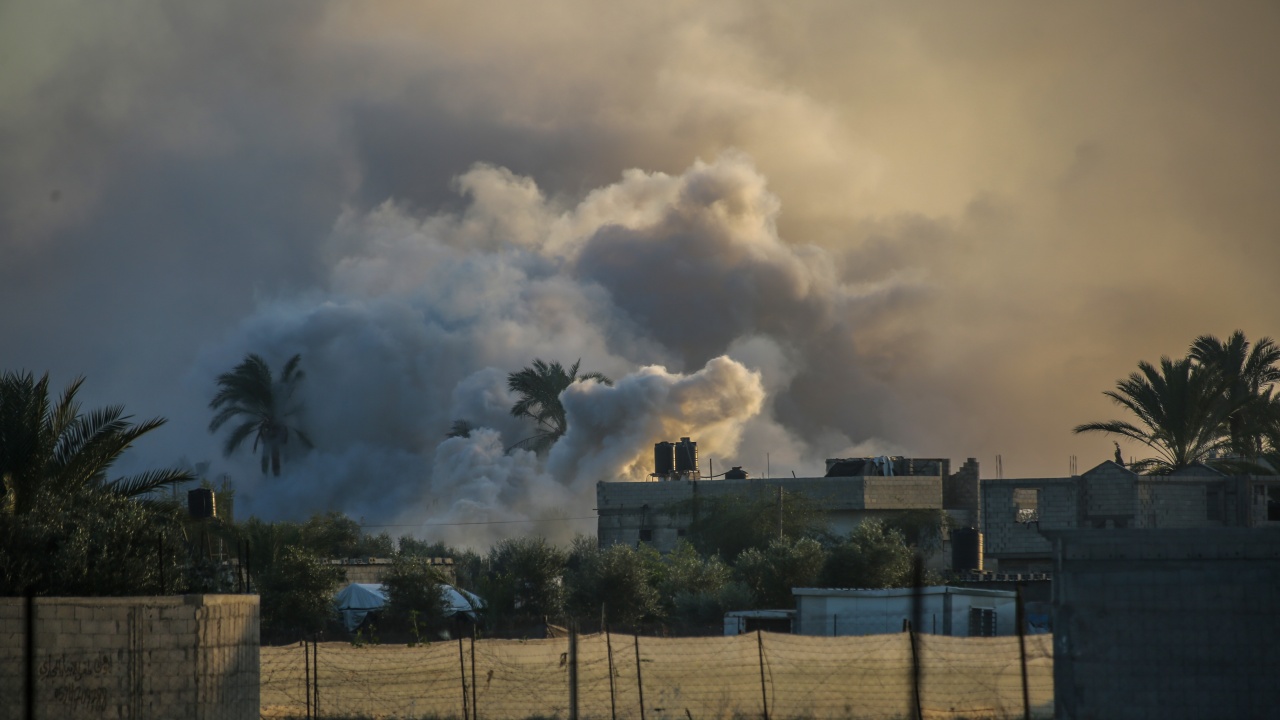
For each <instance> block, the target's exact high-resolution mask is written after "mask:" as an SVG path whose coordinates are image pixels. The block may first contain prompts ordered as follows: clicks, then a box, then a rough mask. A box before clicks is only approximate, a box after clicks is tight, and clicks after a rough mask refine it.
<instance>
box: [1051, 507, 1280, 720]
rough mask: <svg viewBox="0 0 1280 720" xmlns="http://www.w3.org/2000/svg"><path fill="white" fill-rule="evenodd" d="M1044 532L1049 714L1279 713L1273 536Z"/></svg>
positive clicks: (1213, 531) (1237, 530)
mask: <svg viewBox="0 0 1280 720" xmlns="http://www.w3.org/2000/svg"><path fill="white" fill-rule="evenodd" d="M1250 504H1251V503H1250ZM1267 522H1268V523H1273V524H1277V525H1280V523H1276V522H1275V521H1274V520H1269V521H1267ZM1045 535H1046V536H1047V537H1048V541H1049V542H1051V543H1052V545H1053V548H1054V551H1053V563H1054V568H1053V574H1054V582H1053V627H1054V637H1053V640H1054V650H1053V675H1054V683H1053V684H1054V695H1055V708H1054V710H1055V712H1054V717H1057V718H1062V719H1063V720H1080V719H1083V718H1117V719H1118V720H1124V719H1126V718H1134V719H1137V718H1162V719H1164V720H1181V719H1183V718H1185V719H1186V720H1191V719H1192V718H1273V717H1277V715H1278V714H1280V682H1277V681H1276V679H1277V678H1280V642H1278V640H1280V613H1277V612H1276V608H1277V607H1280V528H1269V527H1268V528H1264V527H1250V528H1242V527H1214V528H1209V527H1200V528H1187V529H1175V530H1168V529H1145V530H1131V529H1121V530H1094V529H1085V530H1046V531H1045Z"/></svg>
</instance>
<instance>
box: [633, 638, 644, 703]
mask: <svg viewBox="0 0 1280 720" xmlns="http://www.w3.org/2000/svg"><path fill="white" fill-rule="evenodd" d="M633 629H634V628H633ZM633 637H634V638H635V641H636V690H639V691H640V720H644V675H642V674H641V672H640V633H639V631H637V632H636V634H635V635H634V636H633Z"/></svg>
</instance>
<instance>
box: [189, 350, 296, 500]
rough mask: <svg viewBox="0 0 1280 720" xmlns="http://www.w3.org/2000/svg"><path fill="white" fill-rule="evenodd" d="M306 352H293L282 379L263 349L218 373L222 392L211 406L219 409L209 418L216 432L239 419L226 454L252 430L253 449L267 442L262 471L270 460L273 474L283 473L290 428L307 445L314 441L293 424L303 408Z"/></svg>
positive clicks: (210, 428)
mask: <svg viewBox="0 0 1280 720" xmlns="http://www.w3.org/2000/svg"><path fill="white" fill-rule="evenodd" d="M301 361H302V356H301V355H294V356H293V357H291V358H289V362H287V363H285V365H284V369H283V370H281V371H280V377H279V379H277V380H272V378H271V368H269V367H267V363H266V361H265V360H263V359H262V358H261V357H259V356H258V355H254V354H252V353H250V354H249V355H246V356H245V358H244V360H243V361H241V363H240V364H239V365H237V366H235V368H234V369H232V370H231V372H227V373H223V374H221V375H219V376H218V394H217V395H214V396H213V400H212V401H211V402H210V403H209V407H210V408H211V409H213V410H217V411H218V413H217V414H216V415H214V416H213V420H212V421H210V422H209V432H211V433H216V432H217V431H218V429H219V428H221V427H222V426H223V425H224V424H226V423H227V422H228V421H229V420H231V419H232V418H238V419H239V424H238V425H236V426H235V429H234V430H232V431H231V434H230V435H228V436H227V439H226V442H224V443H223V445H222V453H223V455H228V456H229V455H231V453H233V452H235V451H236V448H238V447H240V443H242V442H244V441H245V440H246V439H247V438H248V437H249V436H250V435H252V436H253V450H254V452H257V451H258V448H259V447H261V448H262V474H263V475H266V474H267V467H268V465H270V467H271V473H272V474H273V475H276V476H279V475H280V451H281V449H282V448H283V447H284V446H285V444H287V443H288V442H289V435H290V433H292V434H294V435H296V436H297V437H298V440H299V441H301V442H302V444H303V445H305V446H307V447H313V445H312V443H311V439H310V438H308V437H307V436H306V434H305V433H303V432H302V431H301V430H299V429H298V428H297V427H294V426H292V425H290V424H289V420H290V418H293V417H294V416H296V415H297V414H298V413H300V412H301V411H302V406H301V404H299V403H295V402H294V401H293V393H294V391H295V390H296V389H297V385H298V381H299V380H302V379H303V378H304V377H306V375H305V374H304V373H303V372H302V371H301V370H299V369H298V363H299V362H301Z"/></svg>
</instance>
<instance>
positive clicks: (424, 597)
mask: <svg viewBox="0 0 1280 720" xmlns="http://www.w3.org/2000/svg"><path fill="white" fill-rule="evenodd" d="M443 584H445V578H444V577H443V576H442V575H441V574H440V571H439V570H438V569H436V568H435V567H432V565H431V562H430V560H428V559H427V558H425V557H416V556H413V555H403V554H401V555H396V556H395V558H393V559H392V561H391V567H390V568H388V569H387V572H386V573H385V574H384V575H383V576H382V587H383V589H384V590H386V593H387V609H386V611H385V613H384V617H385V618H386V619H387V620H389V621H391V623H392V624H393V626H395V625H398V626H400V627H402V628H409V627H410V626H411V625H417V624H422V625H424V626H426V627H434V626H439V625H441V624H443V622H444V616H445V606H444V598H443V596H442V595H441V594H440V593H441V590H442V587H441V586H442V585H443ZM415 629H416V628H415Z"/></svg>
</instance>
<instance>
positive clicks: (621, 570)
mask: <svg viewBox="0 0 1280 720" xmlns="http://www.w3.org/2000/svg"><path fill="white" fill-rule="evenodd" d="M567 569H568V572H567V573H566V578H565V579H566V584H567V585H568V599H569V609H570V611H571V612H572V613H573V614H575V615H577V616H579V617H583V616H585V617H592V616H595V615H596V614H598V613H600V611H601V609H602V608H603V609H604V610H605V615H606V616H607V618H608V620H609V622H612V623H621V624H623V625H634V624H636V623H639V622H640V621H641V620H644V619H647V618H655V617H660V616H661V615H662V603H661V602H660V598H659V595H658V590H657V588H656V584H657V581H658V579H659V578H660V576H661V574H662V570H663V563H662V560H661V556H660V555H659V554H658V552H657V551H656V550H654V549H653V548H652V547H649V546H647V545H646V546H643V547H642V548H640V549H635V548H632V547H631V546H630V545H610V546H609V547H607V548H601V547H599V546H598V545H597V544H596V539H595V538H594V537H586V536H582V535H580V536H578V537H577V538H575V539H574V542H573V546H572V548H571V550H570V551H569V558H568V562H567Z"/></svg>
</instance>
